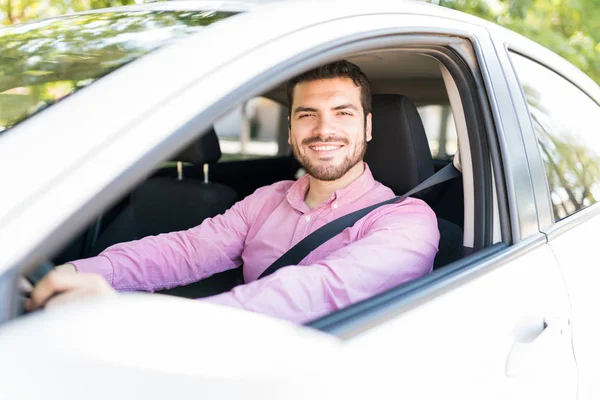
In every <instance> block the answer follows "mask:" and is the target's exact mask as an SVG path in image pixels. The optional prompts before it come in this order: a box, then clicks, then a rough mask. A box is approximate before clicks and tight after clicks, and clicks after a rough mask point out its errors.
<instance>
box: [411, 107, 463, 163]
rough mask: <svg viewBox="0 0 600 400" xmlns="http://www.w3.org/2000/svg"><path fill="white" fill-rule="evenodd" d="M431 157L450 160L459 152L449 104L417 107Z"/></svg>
mask: <svg viewBox="0 0 600 400" xmlns="http://www.w3.org/2000/svg"><path fill="white" fill-rule="evenodd" d="M417 111H419V115H420V116H421V120H422V121H423V127H424V128H425V134H426V135H427V141H428V142H429V148H430V149H431V156H432V157H433V158H434V159H436V160H450V159H452V157H453V156H454V154H455V153H456V151H457V150H458V139H457V136H456V127H455V126H454V117H453V116H452V109H451V108H450V105H449V104H428V105H419V106H418V107H417Z"/></svg>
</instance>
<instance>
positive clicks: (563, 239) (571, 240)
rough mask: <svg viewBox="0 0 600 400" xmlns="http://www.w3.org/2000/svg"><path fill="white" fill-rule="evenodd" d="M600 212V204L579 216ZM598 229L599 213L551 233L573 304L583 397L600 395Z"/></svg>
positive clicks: (574, 337) (592, 397) (575, 349)
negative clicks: (584, 220) (599, 208)
mask: <svg viewBox="0 0 600 400" xmlns="http://www.w3.org/2000/svg"><path fill="white" fill-rule="evenodd" d="M597 212H598V208H596V210H586V211H583V212H582V213H581V214H582V215H581V216H579V215H578V217H579V218H582V219H586V218H587V217H589V215H586V214H592V213H596V214H597ZM563 229H564V228H563ZM599 231H600V216H598V215H596V216H593V217H591V219H589V220H587V221H586V222H584V223H581V224H579V225H577V226H574V227H571V229H569V230H568V231H566V232H564V233H562V234H560V232H558V231H556V232H555V234H552V233H551V234H550V238H551V239H550V246H551V247H552V249H553V250H554V253H555V254H556V258H557V260H558V262H559V263H560V266H561V269H562V273H563V275H564V277H565V281H566V285H567V288H568V290H569V296H570V299H571V306H572V308H573V316H572V326H573V348H574V351H575V357H576V359H577V365H578V369H579V393H578V399H580V400H584V399H597V398H598V397H599V396H600V380H599V379H598V376H599V374H600V318H599V317H598V305H599V304H600V290H598V282H600V271H599V270H598V250H597V249H598V232H599ZM557 234H558V235H557Z"/></svg>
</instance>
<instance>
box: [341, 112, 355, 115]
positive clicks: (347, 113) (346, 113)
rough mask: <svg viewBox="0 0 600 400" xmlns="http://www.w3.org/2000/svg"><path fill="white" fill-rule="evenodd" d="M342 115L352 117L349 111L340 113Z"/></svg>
mask: <svg viewBox="0 0 600 400" xmlns="http://www.w3.org/2000/svg"><path fill="white" fill-rule="evenodd" d="M340 115H352V113H350V112H348V111H340Z"/></svg>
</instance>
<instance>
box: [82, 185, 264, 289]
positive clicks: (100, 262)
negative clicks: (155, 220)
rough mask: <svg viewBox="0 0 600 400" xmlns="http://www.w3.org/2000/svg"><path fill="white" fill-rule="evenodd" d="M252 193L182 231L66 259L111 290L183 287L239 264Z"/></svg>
mask: <svg viewBox="0 0 600 400" xmlns="http://www.w3.org/2000/svg"><path fill="white" fill-rule="evenodd" d="M259 191H260V189H259ZM257 193H258V191H257ZM259 195H260V194H259ZM256 197H257V196H256V193H255V194H254V195H251V196H248V197H247V198H246V199H244V200H242V201H240V202H238V203H236V204H234V205H233V207H231V208H230V209H229V210H227V211H226V212H225V213H224V214H222V215H217V216H216V217H213V218H208V219H206V220H204V221H203V222H202V223H201V224H200V225H198V226H196V227H194V228H191V229H189V230H187V231H180V232H172V233H167V234H161V235H158V236H148V237H146V238H143V239H141V240H134V241H131V242H126V243H120V244H116V245H113V246H111V247H109V248H107V249H106V250H104V251H103V252H102V253H100V254H99V255H98V256H97V257H92V258H88V259H82V260H77V261H73V262H71V263H72V264H73V265H75V268H76V269H77V271H79V272H93V273H97V274H100V275H102V276H103V277H104V278H105V279H106V280H107V281H108V282H109V283H110V284H111V286H112V287H113V288H115V289H117V290H146V291H154V290H160V289H165V288H171V287H175V286H181V285H186V284H188V283H191V282H196V281H199V280H201V279H204V278H207V277H209V276H211V275H213V274H215V273H218V272H222V271H226V270H228V269H232V268H236V267H237V266H239V265H241V263H242V261H241V254H242V251H243V248H244V242H245V240H246V235H247V233H248V229H249V226H250V223H249V217H248V215H249V211H251V210H252V207H253V206H252V202H254V201H255V199H256Z"/></svg>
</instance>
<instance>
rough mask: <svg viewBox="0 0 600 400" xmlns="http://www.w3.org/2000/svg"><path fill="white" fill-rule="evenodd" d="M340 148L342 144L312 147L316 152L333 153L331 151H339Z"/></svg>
mask: <svg viewBox="0 0 600 400" xmlns="http://www.w3.org/2000/svg"><path fill="white" fill-rule="evenodd" d="M340 147H342V145H340V144H335V145H334V144H327V145H318V146H310V148H311V150H315V151H331V150H337V149H339V148H340Z"/></svg>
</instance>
